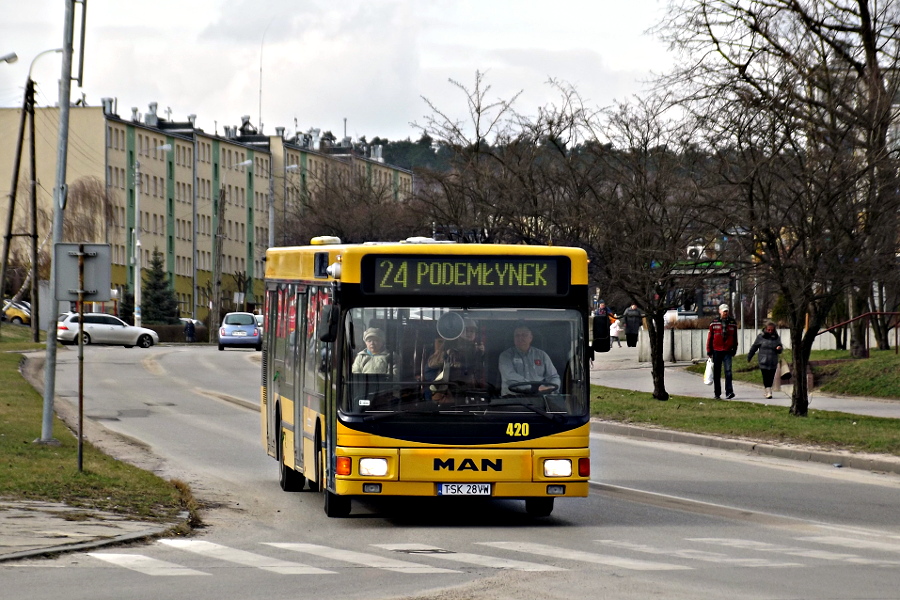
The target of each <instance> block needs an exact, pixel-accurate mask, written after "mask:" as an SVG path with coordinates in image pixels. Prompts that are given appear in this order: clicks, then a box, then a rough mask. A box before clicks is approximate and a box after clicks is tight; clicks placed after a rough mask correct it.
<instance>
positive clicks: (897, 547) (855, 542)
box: [794, 535, 900, 552]
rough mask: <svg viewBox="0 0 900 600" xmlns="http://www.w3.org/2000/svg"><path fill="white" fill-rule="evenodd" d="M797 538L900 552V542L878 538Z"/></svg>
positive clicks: (861, 548)
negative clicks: (877, 539) (884, 540)
mask: <svg viewBox="0 0 900 600" xmlns="http://www.w3.org/2000/svg"><path fill="white" fill-rule="evenodd" d="M794 539H795V540H798V541H801V542H815V543H817V544H827V545H831V546H842V547H844V548H855V549H860V550H881V551H883V552H900V543H896V542H894V543H891V542H879V541H876V540H861V539H857V538H848V537H842V536H837V535H819V536H810V537H798V538H794Z"/></svg>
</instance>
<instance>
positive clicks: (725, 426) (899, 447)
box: [591, 385, 900, 456]
mask: <svg viewBox="0 0 900 600" xmlns="http://www.w3.org/2000/svg"><path fill="white" fill-rule="evenodd" d="M591 414H592V415H593V416H595V417H597V418H600V419H605V420H609V421H618V422H622V423H631V424H635V425H649V426H654V427H660V428H663V429H673V430H676V431H687V432H691V433H705V434H712V435H721V436H726V437H737V438H745V439H751V440H758V441H764V442H781V443H796V444H811V445H815V446H820V447H822V448H828V449H833V450H837V449H840V450H850V451H855V452H873V453H878V454H893V455H895V456H900V422H898V421H897V420H896V419H884V418H877V417H866V416H862V415H851V414H847V413H840V412H832V411H821V410H814V409H810V410H809V415H808V416H807V417H806V418H798V417H794V416H791V415H790V414H788V410H787V408H785V407H783V406H767V405H764V404H751V403H747V402H727V401H722V400H712V399H709V398H691V397H686V396H672V397H671V398H669V401H668V402H659V401H657V400H654V399H653V397H652V396H651V395H650V394H648V393H644V392H633V391H630V390H620V389H614V388H607V387H601V386H597V385H592V386H591Z"/></svg>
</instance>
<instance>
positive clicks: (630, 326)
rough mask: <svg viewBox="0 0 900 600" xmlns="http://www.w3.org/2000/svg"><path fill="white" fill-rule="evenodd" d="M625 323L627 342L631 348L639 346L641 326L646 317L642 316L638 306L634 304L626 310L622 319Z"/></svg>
mask: <svg viewBox="0 0 900 600" xmlns="http://www.w3.org/2000/svg"><path fill="white" fill-rule="evenodd" d="M620 318H621V319H622V320H623V321H625V341H626V342H628V347H629V348H634V347H635V346H637V342H638V334H639V333H640V332H641V324H642V323H643V321H644V315H642V314H641V311H640V309H638V307H637V304H632V305H631V307H630V308H628V309H626V310H625V312H623V313H622V316H621V317H620Z"/></svg>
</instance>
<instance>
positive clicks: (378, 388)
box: [341, 306, 588, 420]
mask: <svg viewBox="0 0 900 600" xmlns="http://www.w3.org/2000/svg"><path fill="white" fill-rule="evenodd" d="M343 327H344V332H343V333H344V334H343V336H342V338H343V344H342V346H341V352H342V355H343V361H342V363H343V365H344V366H343V377H342V378H341V379H342V381H343V382H344V383H343V386H342V390H341V409H342V411H343V412H344V413H345V414H353V415H365V416H366V418H369V419H378V418H387V417H396V416H401V415H412V414H422V413H426V414H447V415H452V414H479V413H481V414H490V413H503V414H506V415H508V414H509V413H523V414H526V415H532V416H533V415H540V417H537V418H541V417H543V418H547V419H554V420H558V419H560V418H564V417H569V416H584V415H585V414H586V413H587V411H588V407H587V405H586V401H585V400H584V399H586V398H587V393H586V390H585V387H586V386H587V381H586V376H585V365H584V356H585V345H584V344H585V342H584V333H583V323H582V319H581V317H580V315H579V312H578V311H576V310H571V309H546V308H533V309H523V308H515V309H513V308H489V309H462V308H458V307H452V306H444V307H434V306H430V307H411V308H405V307H404V308H396V307H391V308H353V309H351V310H349V311H348V312H347V314H346V318H345V320H344V323H343Z"/></svg>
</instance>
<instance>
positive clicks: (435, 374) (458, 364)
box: [425, 318, 486, 400]
mask: <svg viewBox="0 0 900 600" xmlns="http://www.w3.org/2000/svg"><path fill="white" fill-rule="evenodd" d="M464 323H465V330H464V331H463V334H462V335H461V336H460V337H459V338H457V339H455V340H445V339H443V338H441V337H437V338H435V340H434V352H433V353H432V354H431V356H429V357H428V360H427V361H426V365H425V377H426V378H427V379H428V380H430V381H435V382H436V385H433V386H431V391H432V392H434V396H433V397H434V399H435V400H442V399H444V398H449V393H452V391H453V390H456V389H482V388H485V387H486V386H485V378H484V373H485V370H484V345H483V344H482V343H481V342H480V341H479V340H478V325H477V324H476V323H475V321H473V320H472V319H468V318H467V319H464Z"/></svg>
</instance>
